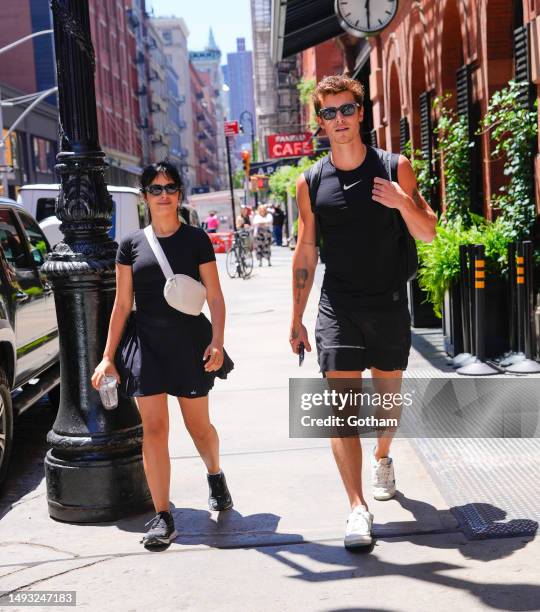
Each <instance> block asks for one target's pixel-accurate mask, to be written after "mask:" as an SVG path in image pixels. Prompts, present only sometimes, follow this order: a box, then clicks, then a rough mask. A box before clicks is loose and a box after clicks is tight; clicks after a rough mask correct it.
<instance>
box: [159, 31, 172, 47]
mask: <svg viewBox="0 0 540 612" xmlns="http://www.w3.org/2000/svg"><path fill="white" fill-rule="evenodd" d="M161 37H162V38H163V43H164V44H165V45H172V43H173V40H172V32H171V31H170V30H162V32H161Z"/></svg>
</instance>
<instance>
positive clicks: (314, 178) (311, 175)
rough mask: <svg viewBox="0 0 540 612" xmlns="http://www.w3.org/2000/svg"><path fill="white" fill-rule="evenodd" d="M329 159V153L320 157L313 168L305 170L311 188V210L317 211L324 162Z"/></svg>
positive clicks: (305, 176)
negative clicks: (316, 205)
mask: <svg viewBox="0 0 540 612" xmlns="http://www.w3.org/2000/svg"><path fill="white" fill-rule="evenodd" d="M327 161H328V155H325V156H324V157H321V158H320V159H318V160H317V161H316V162H315V163H314V164H313V166H311V168H308V169H307V170H306V171H305V172H304V178H305V179H306V183H307V185H308V189H309V201H310V204H311V210H312V211H313V213H315V202H316V201H317V192H318V191H319V185H320V184H321V177H322V171H323V166H324V164H325V163H326V162H327Z"/></svg>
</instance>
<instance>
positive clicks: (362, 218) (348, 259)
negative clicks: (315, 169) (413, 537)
mask: <svg viewBox="0 0 540 612" xmlns="http://www.w3.org/2000/svg"><path fill="white" fill-rule="evenodd" d="M363 99H364V91H363V88H362V85H361V84H360V83H358V82H357V81H354V80H353V79H350V78H348V77H344V76H331V77H325V78H324V79H323V80H322V81H321V82H320V83H319V84H318V85H317V88H316V90H315V92H314V94H313V102H314V106H315V111H316V113H317V122H318V124H319V126H320V127H321V128H322V129H324V130H325V132H326V135H327V136H328V139H329V141H330V155H329V156H328V158H326V159H325V161H324V163H323V164H322V170H321V171H320V174H319V183H318V188H317V190H316V194H315V196H314V197H315V201H314V202H312V201H311V199H310V189H309V186H308V183H307V181H306V176H304V175H301V176H300V177H299V179H298V181H297V183H296V199H297V203H298V210H299V222H298V243H297V246H296V250H295V254H294V259H293V316H292V323H291V331H290V344H291V347H292V350H293V352H295V353H298V352H299V345H300V344H301V343H303V344H304V346H305V348H306V350H307V351H311V345H310V343H309V339H308V333H307V331H306V328H305V326H304V325H303V323H302V316H303V313H304V310H305V307H306V303H307V300H308V296H309V292H310V290H311V287H312V284H313V277H314V272H315V267H316V265H317V261H318V256H317V242H316V241H317V238H318V236H317V233H318V232H317V231H316V225H317V223H318V226H319V232H320V240H321V244H322V245H323V246H324V255H325V264H326V270H325V276H324V281H323V285H322V290H321V298H320V302H319V312H318V317H317V325H316V329H315V337H316V343H317V354H318V360H319V365H320V369H321V372H322V373H323V375H324V376H325V377H326V378H328V379H344V378H348V379H353V378H355V379H358V378H361V376H362V371H363V370H364V369H366V368H370V369H371V375H372V377H373V378H374V379H377V381H378V384H379V388H383V389H384V390H385V391H390V392H394V393H396V392H399V389H400V386H401V377H402V372H403V370H405V369H406V368H407V361H408V356H409V350H410V344H411V340H410V316H409V312H408V307H407V297H406V281H407V279H406V275H404V274H403V273H402V268H403V266H402V262H403V261H404V259H405V258H406V253H405V252H404V246H403V244H404V243H403V241H402V240H400V234H399V233H398V232H397V231H396V227H399V226H400V225H401V227H403V222H404V223H405V224H406V226H407V229H408V231H409V233H410V234H411V235H412V236H413V237H414V238H416V239H419V240H423V241H426V242H430V241H431V240H433V238H434V237H435V224H436V221H437V218H436V215H435V213H434V212H433V211H432V210H431V209H430V207H429V205H428V204H427V203H426V201H425V200H424V199H423V197H422V196H421V195H420V193H419V192H418V189H417V185H416V178H415V175H414V172H413V170H412V167H411V164H410V163H409V161H408V160H407V159H406V158H405V157H403V156H399V158H397V156H396V159H397V179H398V180H397V182H392V181H391V180H388V179H389V178H391V177H390V176H389V174H388V172H387V169H386V167H385V165H384V163H383V162H382V156H383V155H385V153H384V152H383V151H378V150H377V149H374V148H373V147H370V146H367V145H365V144H364V143H363V142H362V138H361V136H360V123H361V122H362V119H363V114H364V110H363ZM309 178H310V181H312V180H313V177H312V176H309ZM312 195H313V192H312ZM396 211H397V212H396ZM397 213H399V214H400V215H401V217H402V220H401V219H399V217H397ZM403 229H404V228H403ZM334 384H338V381H335V380H334ZM390 443H391V437H389V436H385V437H379V439H378V441H377V445H376V447H375V448H374V451H373V456H372V465H373V468H372V474H373V484H374V489H373V494H374V497H375V499H378V500H386V499H390V498H391V497H393V496H394V494H395V478H394V468H393V462H392V459H391V458H390V457H389V449H390ZM331 444H332V450H333V454H334V458H335V461H336V463H337V466H338V470H339V472H340V475H341V478H342V480H343V484H344V486H345V490H346V492H347V495H348V497H349V502H350V506H351V513H350V515H349V518H348V521H347V528H346V532H345V540H344V543H345V546H346V547H347V548H350V547H356V546H365V545H369V544H371V541H372V540H371V526H372V522H373V515H372V514H371V513H370V512H369V509H368V504H367V502H366V500H365V498H364V495H363V492H362V482H361V473H362V472H361V469H362V449H361V446H360V440H359V438H358V437H341V438H332V440H331Z"/></svg>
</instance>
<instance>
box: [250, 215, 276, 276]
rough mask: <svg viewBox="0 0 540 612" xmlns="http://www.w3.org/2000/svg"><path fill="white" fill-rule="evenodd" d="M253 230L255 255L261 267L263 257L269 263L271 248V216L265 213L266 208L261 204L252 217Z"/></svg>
mask: <svg viewBox="0 0 540 612" xmlns="http://www.w3.org/2000/svg"><path fill="white" fill-rule="evenodd" d="M252 224H253V228H254V235H255V255H256V256H257V259H258V260H259V266H262V260H263V257H264V258H265V259H267V260H268V265H269V266H271V265H272V263H271V262H270V256H271V247H272V215H271V214H270V213H268V212H267V211H266V206H264V205H263V204H261V205H260V206H259V207H258V208H257V214H256V215H255V216H254V217H253V221H252Z"/></svg>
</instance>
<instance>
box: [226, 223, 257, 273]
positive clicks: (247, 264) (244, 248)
mask: <svg viewBox="0 0 540 612" xmlns="http://www.w3.org/2000/svg"><path fill="white" fill-rule="evenodd" d="M233 236H234V237H233V243H232V245H231V248H230V249H229V250H228V251H227V258H226V260H225V265H226V267H227V274H228V275H229V276H230V277H231V278H235V276H238V278H243V279H246V278H249V277H250V276H251V273H252V272H253V253H252V252H251V248H250V235H249V232H248V231H246V230H240V231H237V232H234V235H233Z"/></svg>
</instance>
